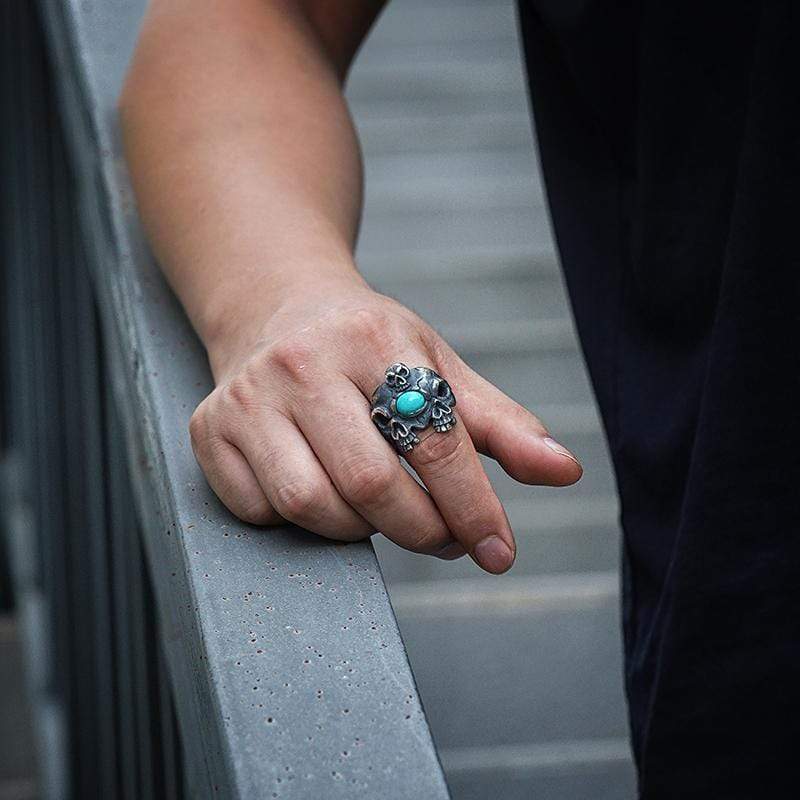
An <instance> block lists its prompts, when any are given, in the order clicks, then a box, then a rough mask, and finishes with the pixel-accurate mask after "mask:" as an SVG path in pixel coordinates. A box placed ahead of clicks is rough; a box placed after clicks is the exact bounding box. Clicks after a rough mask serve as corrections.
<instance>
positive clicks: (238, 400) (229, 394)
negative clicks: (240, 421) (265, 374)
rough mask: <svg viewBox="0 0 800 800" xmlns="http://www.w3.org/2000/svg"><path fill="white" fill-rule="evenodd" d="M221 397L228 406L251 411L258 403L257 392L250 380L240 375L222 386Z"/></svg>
mask: <svg viewBox="0 0 800 800" xmlns="http://www.w3.org/2000/svg"><path fill="white" fill-rule="evenodd" d="M220 399H221V400H222V403H223V404H224V406H227V407H228V408H233V409H237V410H240V411H245V412H249V411H250V410H251V409H252V408H253V406H254V405H255V403H256V394H255V392H254V391H253V387H252V385H251V384H250V381H248V380H246V379H245V378H243V377H238V378H234V379H233V380H232V381H230V382H229V383H227V384H226V385H225V386H224V387H223V388H222V391H221V392H220Z"/></svg>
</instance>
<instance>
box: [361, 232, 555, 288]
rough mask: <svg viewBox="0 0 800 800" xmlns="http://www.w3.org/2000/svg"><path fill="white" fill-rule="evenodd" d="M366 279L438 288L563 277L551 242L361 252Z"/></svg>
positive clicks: (392, 283)
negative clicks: (472, 282) (470, 282)
mask: <svg viewBox="0 0 800 800" xmlns="http://www.w3.org/2000/svg"><path fill="white" fill-rule="evenodd" d="M358 261H359V264H360V267H361V271H362V272H363V274H364V275H365V277H366V278H367V279H368V280H370V281H373V282H387V283H388V284H389V285H390V286H395V285H396V286H401V285H412V284H414V283H416V282H418V281H424V282H425V283H426V284H427V285H428V286H430V287H431V288H434V287H436V286H438V285H440V284H442V283H449V282H451V281H458V280H490V279H496V280H509V279H513V278H521V277H526V276H532V277H534V278H542V277H546V276H547V277H559V279H560V271H559V268H558V260H557V258H556V255H555V252H554V251H553V248H552V245H551V244H550V242H547V241H546V242H543V243H536V242H526V243H523V244H519V245H509V244H506V243H503V242H500V243H496V244H494V245H491V244H488V243H483V244H478V245H475V246H473V247H465V246H458V247H447V248H427V249H426V248H422V247H404V248H400V249H398V250H395V251H389V250H383V251H372V252H364V251H363V249H362V250H360V251H359V259H358Z"/></svg>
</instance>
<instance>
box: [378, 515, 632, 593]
mask: <svg viewBox="0 0 800 800" xmlns="http://www.w3.org/2000/svg"><path fill="white" fill-rule="evenodd" d="M514 534H515V536H516V539H517V560H516V562H515V563H514V566H513V568H512V569H511V571H510V572H509V576H510V577H519V576H521V575H541V574H553V573H556V574H557V573H560V572H565V573H570V572H583V571H591V570H597V569H600V570H606V571H614V570H616V569H617V567H618V563H619V533H618V531H617V527H616V526H615V525H613V524H611V525H605V526H596V527H594V526H593V527H587V528H573V529H570V530H560V529H556V530H543V531H532V530H530V529H524V528H523V529H520V528H516V527H515V528H514ZM373 543H374V545H375V550H376V551H377V553H378V560H379V561H380V565H381V571H382V573H383V576H384V578H385V579H386V580H387V581H389V583H391V584H392V585H395V584H397V583H399V582H400V581H411V582H413V581H437V580H442V581H446V580H453V579H461V578H468V579H475V580H486V581H489V582H491V581H492V580H493V578H492V577H491V576H490V575H488V574H487V573H485V572H483V571H482V570H480V569H479V568H478V567H477V566H476V565H475V564H474V563H473V561H472V559H470V558H466V557H465V558H460V559H458V560H457V561H441V560H440V559H438V558H431V557H430V556H422V555H418V554H416V553H410V552H408V551H407V550H403V549H402V548H400V547H397V546H396V545H394V544H393V543H392V542H390V541H389V540H388V539H385V538H384V537H382V536H376V537H374V538H373Z"/></svg>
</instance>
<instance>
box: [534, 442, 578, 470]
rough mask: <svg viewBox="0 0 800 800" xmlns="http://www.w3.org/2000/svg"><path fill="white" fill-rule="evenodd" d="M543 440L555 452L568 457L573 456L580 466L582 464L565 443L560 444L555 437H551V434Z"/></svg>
mask: <svg viewBox="0 0 800 800" xmlns="http://www.w3.org/2000/svg"><path fill="white" fill-rule="evenodd" d="M542 441H543V442H544V443H545V444H546V445H547V446H548V447H549V448H550V449H551V450H552V451H553V452H554V453H558V454H559V455H560V456H566V457H567V458H571V459H572V460H573V461H574V462H575V463H576V464H577V465H578V466H580V465H581V462H580V461H578V459H577V458H576V457H575V456H574V455H572V453H570V451H569V450H567V448H566V447H564V445H563V444H559V443H558V442H557V441H556V440H555V439H551V438H550V437H549V436H547V437H545V438H544V439H542Z"/></svg>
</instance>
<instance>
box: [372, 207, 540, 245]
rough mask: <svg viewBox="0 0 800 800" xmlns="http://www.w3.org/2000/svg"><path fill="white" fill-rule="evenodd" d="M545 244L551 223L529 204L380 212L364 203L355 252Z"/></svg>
mask: <svg viewBox="0 0 800 800" xmlns="http://www.w3.org/2000/svg"><path fill="white" fill-rule="evenodd" d="M487 246H488V247H503V246H505V247H509V246H510V247H514V248H522V247H528V248H531V247H534V248H536V249H543V248H544V247H550V246H552V245H551V236H550V223H549V220H548V217H547V214H545V213H544V211H543V209H542V210H539V211H537V210H536V209H534V208H533V207H532V206H530V205H526V206H524V207H511V208H504V209H496V208H488V209H467V210H463V209H456V210H451V209H449V208H444V207H443V208H440V209H438V210H431V209H420V210H414V209H409V211H408V212H407V213H403V214H396V213H395V214H382V213H381V212H380V209H378V208H375V207H372V206H370V205H369V204H368V205H367V206H366V208H365V210H364V224H363V229H362V233H361V241H360V256H361V257H362V258H363V257H364V256H369V254H371V253H379V254H381V253H386V252H387V251H396V252H397V251H406V250H410V249H417V248H419V249H435V250H444V249H447V248H453V249H454V250H459V249H472V248H477V247H487Z"/></svg>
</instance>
